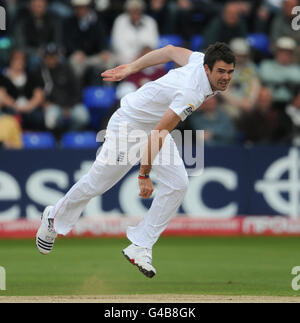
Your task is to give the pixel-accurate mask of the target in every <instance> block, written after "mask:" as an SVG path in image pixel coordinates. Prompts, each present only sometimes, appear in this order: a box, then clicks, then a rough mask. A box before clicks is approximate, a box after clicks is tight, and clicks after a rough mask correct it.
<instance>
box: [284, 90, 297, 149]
mask: <svg viewBox="0 0 300 323" xmlns="http://www.w3.org/2000/svg"><path fill="white" fill-rule="evenodd" d="M285 112H286V114H287V116H288V117H289V119H290V121H291V127H290V129H291V143H292V144H293V145H295V146H300V89H298V91H297V92H296V94H295V96H294V98H293V100H292V102H291V103H290V104H288V105H287V107H286V109H285Z"/></svg>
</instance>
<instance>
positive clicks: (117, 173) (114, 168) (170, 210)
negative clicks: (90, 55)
mask: <svg viewBox="0 0 300 323" xmlns="http://www.w3.org/2000/svg"><path fill="white" fill-rule="evenodd" d="M152 129H153V125H151V124H146V123H136V122H133V121H132V120H131V119H129V118H128V117H126V116H124V115H122V111H121V109H119V110H118V111H116V112H115V113H114V114H113V116H112V117H111V119H110V121H109V123H108V126H107V132H106V135H105V142H104V143H103V145H102V149H101V151H100V153H99V154H98V156H97V158H96V160H95V162H94V163H93V165H92V167H91V169H90V170H89V172H88V173H87V174H86V175H85V176H83V177H82V178H81V179H80V180H79V181H78V182H77V183H76V184H74V186H73V187H72V188H71V189H70V190H69V191H68V192H67V193H66V195H65V196H64V197H63V198H62V199H60V200H59V201H58V202H57V204H56V205H55V206H54V208H53V210H52V213H51V215H50V217H52V218H54V229H55V231H56V232H57V233H58V234H63V235H66V234H67V233H68V232H69V231H70V230H71V229H72V228H73V226H74V225H75V224H76V222H77V220H78V219H79V217H80V215H81V213H82V211H83V209H84V208H85V206H86V205H87V203H88V202H89V201H90V200H91V199H92V198H93V197H95V196H97V195H101V194H103V193H104V192H106V191H107V190H109V189H110V188H111V187H112V186H113V185H114V184H116V183H117V182H118V181H119V180H120V179H121V178H122V177H123V176H124V175H125V174H126V173H127V172H128V171H129V170H130V169H131V168H132V166H133V165H134V163H133V162H132V161H131V162H128V159H132V158H133V159H135V161H139V157H140V152H141V147H142V146H143V145H145V143H146V142H147V136H148V135H149V134H150V131H151V130H152ZM141 130H142V132H141ZM116 142H117V146H116ZM116 148H117V149H116ZM152 169H153V171H154V172H155V173H156V177H157V183H158V186H157V191H156V194H155V197H154V199H153V202H152V204H151V207H150V209H149V210H148V212H147V213H146V215H145V216H144V218H143V220H142V221H141V222H140V223H139V224H138V225H137V226H136V227H128V229H127V237H128V239H129V240H130V241H131V242H132V243H134V244H136V245H138V246H141V247H144V248H152V246H153V245H154V244H155V242H156V241H157V240H158V238H159V236H160V234H161V233H162V232H163V231H164V230H165V228H166V227H167V225H168V223H169V221H170V220H171V218H172V217H173V216H175V215H176V212H177V210H178V208H179V206H180V204H181V203H182V201H183V199H184V196H185V193H186V191H187V187H188V176H187V172H186V170H185V167H184V164H183V161H182V159H181V157H180V155H179V153H178V150H177V147H176V144H175V143H174V141H173V138H172V137H171V135H170V134H169V135H168V136H167V137H166V139H165V142H164V144H163V147H162V149H161V151H160V152H159V154H158V156H157V157H156V159H155V160H154V162H153V166H152ZM137 181H138V179H137ZM128 194H131V193H130V192H128Z"/></svg>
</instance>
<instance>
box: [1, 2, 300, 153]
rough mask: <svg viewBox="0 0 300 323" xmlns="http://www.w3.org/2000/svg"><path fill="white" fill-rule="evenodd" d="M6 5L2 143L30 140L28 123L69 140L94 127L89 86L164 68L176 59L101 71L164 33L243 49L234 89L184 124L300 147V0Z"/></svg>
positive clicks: (131, 86) (209, 138)
mask: <svg viewBox="0 0 300 323" xmlns="http://www.w3.org/2000/svg"><path fill="white" fill-rule="evenodd" d="M0 6H2V7H4V8H5V10H6V14H7V15H6V23H7V28H6V30H2V31H0V142H1V145H2V147H5V148H21V147H22V133H23V132H26V131H35V132H39V131H48V132H51V133H53V134H54V136H55V138H56V139H57V140H58V141H59V140H60V138H61V136H62V134H64V133H66V132H68V131H84V130H89V129H91V118H92V115H91V113H90V111H89V109H88V108H87V106H86V105H85V102H84V100H83V91H84V89H86V88H88V87H92V86H97V87H98V86H107V87H108V86H115V87H116V88H117V92H116V93H117V98H118V99H120V98H121V97H122V95H124V94H126V93H128V92H130V91H134V90H135V89H137V88H138V87H140V86H142V85H143V84H144V83H145V82H147V81H150V80H155V79H157V78H158V77H160V76H162V75H164V74H165V73H166V72H167V69H168V66H167V65H164V66H156V67H151V68H147V69H145V70H144V71H141V72H139V73H137V74H135V75H132V76H130V77H129V78H127V79H126V80H124V81H122V82H121V83H118V84H109V83H108V84H107V83H106V84H104V83H103V81H102V80H101V77H100V74H101V72H102V71H104V70H106V69H108V68H112V67H114V66H116V65H118V64H123V63H128V62H131V61H133V60H134V59H136V58H137V57H139V56H140V55H143V54H145V53H147V52H148V51H150V50H152V49H155V48H158V47H159V44H160V37H161V36H163V35H177V36H178V37H180V39H181V40H182V44H181V45H182V46H183V47H186V48H191V49H193V50H200V51H204V50H205V48H206V47H207V46H208V45H209V44H212V43H214V42H216V41H223V42H226V43H228V44H229V45H230V47H231V48H232V50H233V51H234V53H235V55H236V58H237V64H236V70H235V73H234V76H233V80H232V84H231V86H230V88H229V89H228V90H227V91H226V92H225V93H223V94H220V95H218V96H216V97H213V98H211V99H210V100H208V101H207V102H205V103H204V104H203V106H202V108H201V109H198V110H197V111H196V112H195V113H194V114H193V115H192V116H191V117H190V118H188V119H187V121H185V122H184V123H181V124H180V125H179V129H181V130H185V129H192V130H197V129H204V130H205V136H204V140H205V143H206V144H207V145H214V146H218V145H234V144H238V145H258V144H284V145H298V146H300V18H299V17H300V7H298V6H300V3H299V1H298V0H252V1H250V0H249V1H247V0H243V1H242V0H237V1H232V0H229V1H220V0H148V1H146V0H144V1H143V0H5V1H2V0H0ZM297 7H298V9H297ZM253 34H255V35H263V36H265V38H262V39H267V41H268V46H267V47H265V48H263V49H259V48H258V47H257V46H253V44H252V43H251V42H250V41H249V39H250V38H249V35H253ZM197 35H200V36H201V39H202V41H201V42H200V43H199V45H198V47H197V48H195V45H193V44H192V40H193V39H194V36H197ZM117 106H118V103H117V104H116V105H113V106H112V107H111V109H110V111H109V112H108V114H107V116H106V117H109V116H110V115H111V114H112V113H113V111H114V110H115V109H116V108H117ZM104 120H105V119H104ZM103 123H104V121H103V120H102V123H99V125H97V126H98V127H97V128H98V130H100V129H103V127H105V124H103ZM94 130H96V129H94ZM196 140H198V138H197V137H196ZM199 140H200V139H199Z"/></svg>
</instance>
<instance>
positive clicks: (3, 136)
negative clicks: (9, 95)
mask: <svg viewBox="0 0 300 323" xmlns="http://www.w3.org/2000/svg"><path fill="white" fill-rule="evenodd" d="M22 147H23V142H22V130H21V127H20V124H19V122H18V121H17V120H16V118H14V117H13V116H10V115H8V114H2V113H1V102H0V148H5V149H20V148H22Z"/></svg>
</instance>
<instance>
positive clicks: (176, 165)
mask: <svg viewBox="0 0 300 323" xmlns="http://www.w3.org/2000/svg"><path fill="white" fill-rule="evenodd" d="M167 138H168V137H167ZM167 138H166V139H167ZM160 155H161V156H160V157H161V158H162V163H163V164H162V165H154V166H153V170H154V172H155V173H156V175H157V182H158V188H157V193H156V195H155V198H154V200H153V202H152V205H151V207H150V209H149V211H148V212H147V214H146V215H145V217H144V219H143V221H141V222H140V223H139V224H138V225H137V226H136V227H129V228H128V230H127V237H128V239H129V240H130V241H131V242H132V243H134V244H136V245H138V246H141V247H144V248H148V249H151V248H152V246H153V245H154V244H155V242H156V241H157V240H158V238H159V236H160V235H161V233H162V232H163V231H164V230H165V229H166V227H167V225H168V223H169V221H170V220H171V219H172V217H174V216H175V215H176V212H177V210H178V208H179V206H180V204H181V203H182V201H183V199H184V196H185V193H186V191H187V188H188V176H187V172H186V170H185V167H184V164H183V161H182V159H181V158H180V156H179V153H178V151H177V148H176V146H175V143H174V142H173V139H172V138H168V139H167V140H166V141H165V143H164V145H163V148H162V150H161V152H160Z"/></svg>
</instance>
